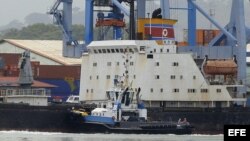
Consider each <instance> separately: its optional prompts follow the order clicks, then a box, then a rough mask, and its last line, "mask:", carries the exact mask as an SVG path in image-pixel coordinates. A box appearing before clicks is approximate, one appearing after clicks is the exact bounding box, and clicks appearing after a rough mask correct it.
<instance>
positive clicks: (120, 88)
mask: <svg viewBox="0 0 250 141" xmlns="http://www.w3.org/2000/svg"><path fill="white" fill-rule="evenodd" d="M124 58H126V61H125V63H124V66H125V73H124V75H123V76H116V78H115V79H114V87H113V88H111V89H109V90H107V91H106V96H107V99H108V100H107V101H106V102H104V103H102V104H101V105H102V108H95V109H93V110H92V111H91V112H90V113H89V114H87V112H86V111H84V110H83V109H80V110H76V109H75V108H72V110H71V114H72V118H71V119H72V120H74V121H75V123H77V124H81V126H80V127H82V128H81V129H80V130H81V131H80V132H84V133H123V134H191V133H192V131H193V129H194V128H193V126H192V125H190V124H189V122H187V121H186V119H184V120H185V121H183V122H181V121H180V120H179V121H177V122H174V121H150V120H149V119H148V118H147V109H146V108H145V106H144V103H143V102H142V100H141V99H140V95H139V94H140V91H141V89H140V88H138V89H132V88H131V87H130V86H131V85H132V82H129V80H128V79H129V75H128V67H129V64H128V62H129V61H128V59H129V53H128V51H125V55H124ZM134 97H136V100H134ZM77 127H79V126H77Z"/></svg>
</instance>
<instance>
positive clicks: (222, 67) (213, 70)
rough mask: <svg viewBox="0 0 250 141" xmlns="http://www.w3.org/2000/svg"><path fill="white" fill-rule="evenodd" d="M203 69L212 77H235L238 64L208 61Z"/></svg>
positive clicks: (227, 61) (231, 61) (228, 61)
mask: <svg viewBox="0 0 250 141" xmlns="http://www.w3.org/2000/svg"><path fill="white" fill-rule="evenodd" d="M203 69H204V72H205V73H206V74H210V75H235V74H236V73H237V64H236V63H235V61H234V60H208V61H207V62H206V63H205V65H204V67H203Z"/></svg>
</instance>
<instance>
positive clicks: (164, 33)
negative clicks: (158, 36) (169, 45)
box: [162, 28, 168, 37]
mask: <svg viewBox="0 0 250 141" xmlns="http://www.w3.org/2000/svg"><path fill="white" fill-rule="evenodd" d="M162 36H164V37H167V36H168V30H167V29H166V28H164V29H163V30H162Z"/></svg>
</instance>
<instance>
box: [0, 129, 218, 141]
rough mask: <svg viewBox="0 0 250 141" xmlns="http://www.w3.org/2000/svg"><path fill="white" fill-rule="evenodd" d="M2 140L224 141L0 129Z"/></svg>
mask: <svg viewBox="0 0 250 141" xmlns="http://www.w3.org/2000/svg"><path fill="white" fill-rule="evenodd" d="M0 140H1V141H223V135H197V134H193V135H145V134H140V135H136V134H129V135H127V134H68V133H51V132H29V131H0Z"/></svg>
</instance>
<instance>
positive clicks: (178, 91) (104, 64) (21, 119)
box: [0, 0, 250, 134]
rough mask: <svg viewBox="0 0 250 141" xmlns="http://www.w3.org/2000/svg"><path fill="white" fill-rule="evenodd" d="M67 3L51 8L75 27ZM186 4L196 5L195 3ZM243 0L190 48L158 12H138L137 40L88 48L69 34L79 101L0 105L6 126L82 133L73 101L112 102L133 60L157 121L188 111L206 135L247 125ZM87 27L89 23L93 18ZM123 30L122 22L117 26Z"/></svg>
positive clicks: (135, 81)
mask: <svg viewBox="0 0 250 141" xmlns="http://www.w3.org/2000/svg"><path fill="white" fill-rule="evenodd" d="M60 2H62V1H60V0H58V1H57V3H56V5H55V7H58V6H59V4H60ZM63 2H64V4H65V5H64V8H65V9H64V11H62V12H65V13H66V14H61V13H56V12H59V11H57V10H56V9H54V10H52V11H51V13H52V14H55V15H56V14H57V15H56V16H57V17H60V16H68V17H65V18H62V19H64V20H65V21H62V19H61V18H60V19H59V21H58V24H62V23H63V22H66V23H65V24H66V25H70V23H67V21H69V20H70V19H69V17H70V15H68V13H67V12H69V11H66V10H69V9H70V4H72V3H71V2H72V0H69V2H66V1H63ZM89 2H90V1H86V5H87V6H86V7H87V8H86V9H91V6H93V5H88V4H91V3H89ZM95 2H97V1H95ZM112 2H113V1H112ZM137 2H139V3H140V2H143V0H140V1H137ZM189 2H191V5H193V6H194V7H197V5H196V4H195V3H194V2H193V1H191V0H189ZM242 2H243V1H242V0H239V1H233V4H232V5H233V8H232V16H231V20H230V23H229V24H228V25H227V26H226V29H224V28H220V30H221V31H222V32H223V33H220V34H219V35H218V36H217V37H216V38H215V39H214V40H212V42H211V43H209V47H193V46H191V45H193V44H192V43H193V42H190V46H189V47H180V48H179V47H177V46H176V41H175V37H174V23H175V22H176V20H170V19H166V18H159V17H161V16H159V17H158V16H157V18H145V17H144V18H140V17H139V18H138V20H137V21H138V26H137V27H138V31H137V35H138V36H137V37H138V38H137V39H136V40H135V39H131V40H106V41H93V42H92V41H91V42H86V43H87V44H88V46H87V48H86V50H85V51H87V52H80V51H79V48H78V47H79V45H80V44H78V43H77V42H72V41H74V40H70V39H72V38H69V37H71V36H68V35H65V36H64V40H63V45H64V49H63V50H64V51H66V52H64V56H67V57H71V56H72V55H75V54H77V55H78V54H80V56H82V61H83V62H82V66H81V69H82V70H81V82H80V83H81V85H80V86H81V87H80V93H79V99H80V103H82V104H81V105H78V104H74V105H67V104H61V105H59V104H55V105H54V104H52V105H48V106H28V105H26V104H1V105H0V111H1V112H0V114H1V120H0V127H1V130H33V131H34V130H35V131H56V132H73V133H77V132H82V130H83V128H84V126H82V125H81V124H79V122H75V120H74V117H72V112H71V111H72V107H75V108H76V107H78V106H79V107H81V108H84V109H85V110H86V111H89V113H90V112H91V111H92V110H93V109H94V107H98V108H105V107H107V106H108V95H107V93H106V91H107V89H109V88H111V87H112V85H113V84H114V81H113V80H115V79H116V78H117V77H118V76H125V75H123V73H124V71H125V66H124V64H128V65H129V66H130V67H129V69H128V70H127V71H128V72H129V76H128V77H129V79H130V80H131V82H132V83H131V84H130V88H131V89H133V91H135V92H138V91H139V89H138V88H139V87H140V88H141V100H142V101H143V102H144V104H145V107H146V108H147V110H148V114H147V116H148V119H150V120H152V121H154V120H160V121H169V119H170V121H178V119H179V118H180V117H186V118H187V119H188V120H189V122H190V123H192V125H193V126H194V127H195V129H196V130H195V131H194V132H193V133H205V134H212V133H216V134H217V133H223V126H224V125H225V124H250V120H249V119H250V118H249V117H250V114H249V113H250V112H249V108H248V107H246V100H247V96H246V91H245V90H246V73H245V71H246V68H245V67H246V61H245V59H246V56H245V55H246V51H245V47H246V37H245V33H248V32H247V31H246V29H245V28H244V27H245V25H242V23H245V22H243V21H244V18H243V16H244V13H242V10H243V7H242ZM92 4H93V3H92ZM118 5H119V4H117V3H116V4H115V6H114V7H116V8H117V7H118ZM88 6H89V7H88ZM137 6H141V5H140V4H138V5H137ZM197 9H199V8H197ZM116 10H117V9H116ZM199 10H200V9H199ZM237 10H238V11H237ZM141 11H142V12H144V13H143V14H144V15H145V11H143V10H138V12H141ZM70 12H71V11H70ZM88 12H89V11H88ZM58 14H60V16H58ZM92 14H93V13H92ZM235 14H240V16H237V15H235ZM99 15H100V17H99V18H98V20H104V23H105V24H107V22H108V21H107V20H105V19H106V18H110V17H105V16H102V14H99ZM131 15H132V14H131ZM88 16H91V13H88V15H87V16H86V17H87V18H90V17H88ZM118 16H120V13H119V14H118ZM132 18H133V17H132ZM110 19H111V20H112V18H110ZM110 19H108V20H109V21H110ZM89 20H90V19H88V21H89ZM86 21H87V20H86ZM120 21H121V20H120V19H119V22H120ZM111 23H112V22H111ZM193 23H194V21H193ZM90 25H91V27H92V25H93V24H90ZM123 26H124V25H123ZM60 27H62V28H68V27H70V26H60ZM119 28H120V27H119V26H118V27H117V28H116V29H119ZM189 30H192V29H189ZM63 31H67V32H63V33H64V34H68V33H71V31H70V28H69V29H63ZM86 31H87V32H86V33H87V34H86V35H87V37H86V38H91V34H92V33H91V32H90V31H91V30H89V27H88V26H87V25H86ZM115 31H120V30H115ZM132 32H135V30H134V31H133V30H132V31H131V33H132ZM114 33H120V32H114ZM236 33H237V34H236ZM193 37H194V36H190V38H193ZM118 38H119V37H117V39H118ZM119 39H120V38H119ZM145 39H146V40H145ZM235 40H237V43H236V42H235ZM87 41H89V40H87ZM219 45H223V46H219ZM74 47H77V48H74ZM71 49H73V50H71ZM125 50H128V51H129V52H130V54H129V59H128V60H126V59H125V60H124V57H126V56H124V55H125V54H124V52H125ZM78 51H79V52H78ZM84 106H85V107H84ZM86 106H89V107H86ZM31 117H32V118H31ZM211 125H214V126H211ZM85 130H87V128H85Z"/></svg>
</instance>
